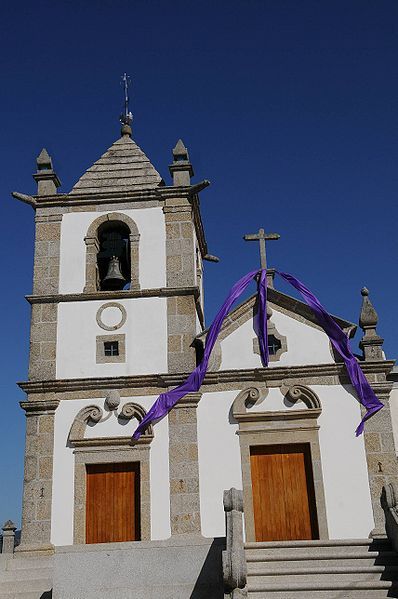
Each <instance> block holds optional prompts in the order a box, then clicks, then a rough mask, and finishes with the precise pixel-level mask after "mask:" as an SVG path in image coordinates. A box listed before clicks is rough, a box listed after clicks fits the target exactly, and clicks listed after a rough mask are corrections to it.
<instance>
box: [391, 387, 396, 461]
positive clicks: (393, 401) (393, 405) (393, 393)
mask: <svg viewBox="0 0 398 599" xmlns="http://www.w3.org/2000/svg"><path fill="white" fill-rule="evenodd" d="M390 410H391V421H392V432H393V435H394V444H395V453H396V454H398V382H394V386H393V388H392V390H391V393H390Z"/></svg>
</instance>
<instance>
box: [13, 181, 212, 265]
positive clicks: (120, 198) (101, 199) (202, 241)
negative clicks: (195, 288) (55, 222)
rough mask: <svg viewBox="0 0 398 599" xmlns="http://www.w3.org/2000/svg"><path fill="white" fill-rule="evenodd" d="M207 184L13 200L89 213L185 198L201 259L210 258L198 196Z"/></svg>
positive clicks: (14, 195) (203, 182)
mask: <svg viewBox="0 0 398 599" xmlns="http://www.w3.org/2000/svg"><path fill="white" fill-rule="evenodd" d="M208 185H209V182H208V181H202V182H201V183H198V184H196V185H188V186H181V187H174V186H172V185H171V186H166V185H165V186H160V187H158V188H155V189H148V190H137V191H133V190H131V191H127V192H120V191H114V192H112V191H108V192H106V193H90V194H89V193H81V194H77V193H74V194H68V193H57V194H54V195H48V196H39V195H34V196H28V195H26V194H21V193H18V192H13V197H15V198H16V199H18V200H20V201H22V202H25V203H28V204H30V205H31V206H32V207H33V208H34V209H36V208H55V207H59V208H68V207H72V206H79V207H82V206H87V208H88V209H90V207H93V206H100V205H101V204H108V205H109V204H115V209H116V208H117V206H116V205H117V204H119V203H125V202H131V203H132V204H134V203H135V202H137V203H138V202H142V201H145V202H151V201H152V202H155V203H157V205H159V206H162V205H163V203H164V201H165V200H166V199H168V198H176V197H178V198H185V199H187V200H188V201H189V202H190V204H191V205H192V210H193V217H194V225H195V230H196V236H197V238H198V243H199V247H200V251H201V254H202V257H204V256H205V255H206V254H207V243H206V238H205V233H204V228H203V222H202V217H201V214H200V201H199V193H200V192H201V191H202V190H203V189H205V188H206V187H208Z"/></svg>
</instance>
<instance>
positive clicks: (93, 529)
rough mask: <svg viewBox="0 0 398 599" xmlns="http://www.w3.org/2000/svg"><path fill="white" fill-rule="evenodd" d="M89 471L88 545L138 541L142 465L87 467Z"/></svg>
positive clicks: (87, 495)
mask: <svg viewBox="0 0 398 599" xmlns="http://www.w3.org/2000/svg"><path fill="white" fill-rule="evenodd" d="M86 468H87V485H86V543H116V542H123V541H139V540H140V538H141V534H140V465H139V463H137V462H134V463H118V464H87V466H86Z"/></svg>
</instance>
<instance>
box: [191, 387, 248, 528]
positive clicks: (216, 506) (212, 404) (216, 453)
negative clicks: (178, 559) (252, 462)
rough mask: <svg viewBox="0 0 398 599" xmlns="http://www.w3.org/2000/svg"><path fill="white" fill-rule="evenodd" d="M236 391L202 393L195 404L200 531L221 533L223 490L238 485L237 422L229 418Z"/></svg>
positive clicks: (223, 522)
mask: <svg viewBox="0 0 398 599" xmlns="http://www.w3.org/2000/svg"><path fill="white" fill-rule="evenodd" d="M236 395H237V392H236V391H221V392H216V393H204V394H203V396H202V398H201V400H200V402H199V405H198V408H197V419H198V454H199V482H200V516H201V525H202V535H203V536H205V537H223V536H225V518H224V507H223V492H224V491H225V490H226V489H230V488H231V487H235V488H236V489H242V471H241V462H240V448H239V439H238V437H237V436H236V431H237V430H238V424H237V423H232V424H231V423H230V422H229V412H230V409H231V406H232V403H233V401H234V399H235V397H236Z"/></svg>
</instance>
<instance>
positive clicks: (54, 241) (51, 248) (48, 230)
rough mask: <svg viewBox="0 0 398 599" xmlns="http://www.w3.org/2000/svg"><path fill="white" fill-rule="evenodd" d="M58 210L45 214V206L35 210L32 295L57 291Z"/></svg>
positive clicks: (60, 214) (59, 236) (59, 233)
mask: <svg viewBox="0 0 398 599" xmlns="http://www.w3.org/2000/svg"><path fill="white" fill-rule="evenodd" d="M58 210H59V212H58V213H57V214H47V212H46V208H42V209H39V208H38V209H37V210H36V219H35V220H36V238H35V258H34V271H33V294H34V295H48V294H50V293H58V289H59V253H60V239H61V220H62V209H57V211H58Z"/></svg>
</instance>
